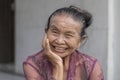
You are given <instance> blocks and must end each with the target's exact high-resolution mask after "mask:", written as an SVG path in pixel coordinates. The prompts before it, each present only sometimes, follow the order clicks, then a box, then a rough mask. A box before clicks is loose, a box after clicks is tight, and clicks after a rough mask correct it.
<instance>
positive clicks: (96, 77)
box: [90, 61, 104, 80]
mask: <svg viewBox="0 0 120 80" xmlns="http://www.w3.org/2000/svg"><path fill="white" fill-rule="evenodd" d="M90 80H104V76H103V71H102V68H101V65H100V64H99V62H98V61H96V63H95V65H94V68H93V71H92V73H91V76H90Z"/></svg>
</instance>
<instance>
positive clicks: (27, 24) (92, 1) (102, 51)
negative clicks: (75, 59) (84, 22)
mask: <svg viewBox="0 0 120 80" xmlns="http://www.w3.org/2000/svg"><path fill="white" fill-rule="evenodd" d="M69 4H73V5H77V6H79V7H81V8H84V9H87V10H88V11H90V12H91V13H92V14H93V17H94V22H93V24H92V26H91V28H89V29H88V36H89V38H88V42H87V43H86V44H85V45H84V46H83V47H81V50H82V51H83V52H85V53H86V54H89V55H92V56H95V57H96V58H98V60H99V61H100V63H101V65H102V67H103V70H104V74H105V78H106V73H107V69H106V68H107V35H108V34H107V31H108V23H107V14H108V12H107V6H108V4H107V1H105V0H101V1H99V0H16V24H15V41H16V42H15V48H16V49H15V54H16V60H15V61H16V62H15V64H16V65H15V68H16V69H15V70H16V72H18V73H23V72H22V62H23V61H24V60H25V59H26V57H27V56H28V55H31V54H34V53H36V52H38V51H39V50H40V49H41V42H42V37H43V33H44V26H45V24H46V21H47V18H48V16H49V15H50V14H51V13H52V12H53V11H54V10H55V9H57V8H59V7H63V6H67V5H69ZM105 80H106V79H105Z"/></svg>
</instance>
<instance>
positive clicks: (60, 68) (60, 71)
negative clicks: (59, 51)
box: [53, 63, 63, 80]
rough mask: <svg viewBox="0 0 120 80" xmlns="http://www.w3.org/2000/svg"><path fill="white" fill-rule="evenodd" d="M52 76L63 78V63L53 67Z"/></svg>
mask: <svg viewBox="0 0 120 80" xmlns="http://www.w3.org/2000/svg"><path fill="white" fill-rule="evenodd" d="M53 77H54V78H55V80H63V64H62V63H59V64H57V65H56V66H55V67H54V70H53Z"/></svg>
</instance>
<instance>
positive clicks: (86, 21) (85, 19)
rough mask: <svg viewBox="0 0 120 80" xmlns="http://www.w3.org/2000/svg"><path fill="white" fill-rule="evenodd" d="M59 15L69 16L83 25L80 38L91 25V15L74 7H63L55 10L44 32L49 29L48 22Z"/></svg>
mask: <svg viewBox="0 0 120 80" xmlns="http://www.w3.org/2000/svg"><path fill="white" fill-rule="evenodd" d="M60 14H68V15H70V16H71V17H72V18H73V19H74V20H77V21H81V22H82V23H83V28H82V31H81V33H80V36H81V37H82V36H83V35H86V31H85V30H86V29H87V28H88V27H89V26H90V25H91V23H92V21H93V19H92V15H91V14H90V13H89V12H87V11H85V10H82V9H80V8H78V7H76V6H73V5H71V6H69V7H63V8H60V9H57V10H56V11H55V12H53V13H52V14H51V15H50V16H49V18H48V21H47V26H46V28H45V31H46V32H47V31H48V29H49V27H50V20H51V18H52V17H54V16H56V15H60Z"/></svg>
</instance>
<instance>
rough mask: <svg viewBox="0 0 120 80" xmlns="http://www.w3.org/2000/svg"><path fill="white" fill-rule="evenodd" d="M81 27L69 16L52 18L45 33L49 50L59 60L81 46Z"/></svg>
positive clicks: (80, 24)
mask: <svg viewBox="0 0 120 80" xmlns="http://www.w3.org/2000/svg"><path fill="white" fill-rule="evenodd" d="M82 26H83V24H82V23H80V22H78V21H75V20H73V19H72V18H71V17H70V16H67V15H57V16H54V17H53V18H52V19H51V22H50V28H49V30H48V31H47V37H48V39H49V42H50V48H51V50H52V51H53V52H54V53H55V54H57V55H59V56H60V57H61V58H64V57H66V56H69V55H70V54H71V53H72V52H73V51H74V50H76V49H77V48H78V47H79V46H80V44H81V38H80V32H81V28H82Z"/></svg>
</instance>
